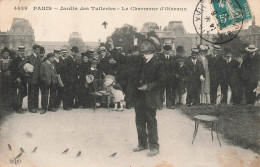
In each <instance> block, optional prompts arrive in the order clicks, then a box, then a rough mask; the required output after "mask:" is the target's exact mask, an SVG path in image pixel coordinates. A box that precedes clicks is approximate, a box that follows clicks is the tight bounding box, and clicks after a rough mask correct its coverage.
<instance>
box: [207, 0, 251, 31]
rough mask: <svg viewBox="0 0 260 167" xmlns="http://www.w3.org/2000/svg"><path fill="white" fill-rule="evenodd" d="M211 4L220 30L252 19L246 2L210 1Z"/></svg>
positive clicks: (242, 0) (240, 0) (234, 0)
mask: <svg viewBox="0 0 260 167" xmlns="http://www.w3.org/2000/svg"><path fill="white" fill-rule="evenodd" d="M211 4H212V6H213V10H214V11H213V14H214V15H215V17H216V18H217V21H218V26H219V28H220V29H221V30H222V29H225V28H226V27H230V26H233V25H236V24H243V22H245V21H249V20H251V19H252V18H253V17H252V13H251V11H250V7H249V5H248V2H247V0H211Z"/></svg>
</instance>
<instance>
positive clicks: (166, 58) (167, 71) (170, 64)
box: [159, 45, 176, 110]
mask: <svg viewBox="0 0 260 167" xmlns="http://www.w3.org/2000/svg"><path fill="white" fill-rule="evenodd" d="M163 50H164V53H163V54H160V55H159V60H161V61H162V62H163V64H164V77H165V85H164V86H163V87H162V88H161V90H160V100H161V106H160V107H159V110H161V109H162V106H163V102H164V92H165V90H166V108H175V107H174V105H175V89H174V88H175V85H174V79H175V70H174V68H175V67H174V65H175V63H176V62H175V59H174V57H173V56H172V55H171V54H170V52H171V50H172V47H171V46H170V45H165V46H164V47H163Z"/></svg>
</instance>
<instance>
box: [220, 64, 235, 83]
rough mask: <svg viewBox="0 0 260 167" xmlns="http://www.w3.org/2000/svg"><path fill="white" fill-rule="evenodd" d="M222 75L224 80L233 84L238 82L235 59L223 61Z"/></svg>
mask: <svg viewBox="0 0 260 167" xmlns="http://www.w3.org/2000/svg"><path fill="white" fill-rule="evenodd" d="M222 75H223V79H224V82H229V81H230V82H232V83H234V84H239V63H238V61H236V60H235V59H231V61H230V63H227V61H225V63H224V66H223V69H222Z"/></svg>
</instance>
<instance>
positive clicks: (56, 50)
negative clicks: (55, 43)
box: [53, 49, 61, 53]
mask: <svg viewBox="0 0 260 167" xmlns="http://www.w3.org/2000/svg"><path fill="white" fill-rule="evenodd" d="M60 52H61V50H58V49H54V51H53V53H60Z"/></svg>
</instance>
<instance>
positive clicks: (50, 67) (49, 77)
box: [40, 60, 58, 85]
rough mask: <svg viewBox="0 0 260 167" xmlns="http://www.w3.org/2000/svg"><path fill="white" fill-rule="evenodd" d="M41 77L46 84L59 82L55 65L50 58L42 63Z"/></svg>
mask: <svg viewBox="0 0 260 167" xmlns="http://www.w3.org/2000/svg"><path fill="white" fill-rule="evenodd" d="M40 77H41V80H42V81H43V83H45V84H46V85H50V84H51V83H52V84H57V83H58V79H57V72H56V68H55V65H54V64H53V63H51V62H49V61H48V60H46V61H44V62H43V63H42V64H41V68H40Z"/></svg>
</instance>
